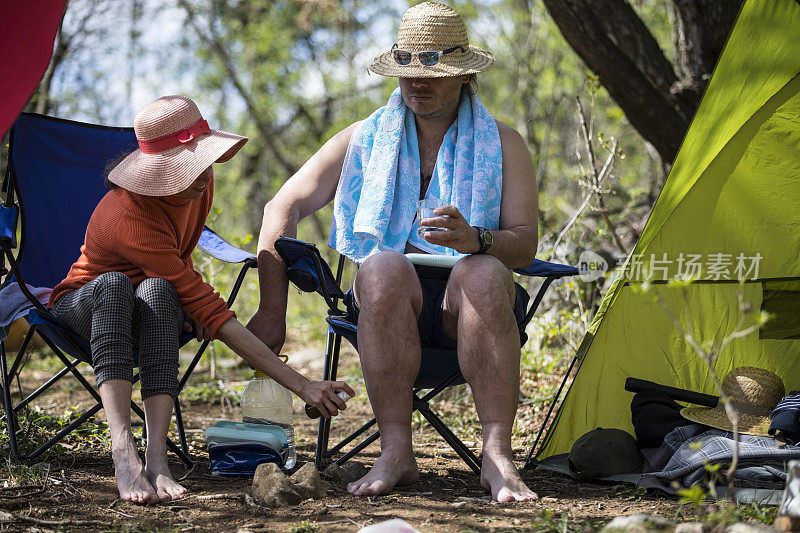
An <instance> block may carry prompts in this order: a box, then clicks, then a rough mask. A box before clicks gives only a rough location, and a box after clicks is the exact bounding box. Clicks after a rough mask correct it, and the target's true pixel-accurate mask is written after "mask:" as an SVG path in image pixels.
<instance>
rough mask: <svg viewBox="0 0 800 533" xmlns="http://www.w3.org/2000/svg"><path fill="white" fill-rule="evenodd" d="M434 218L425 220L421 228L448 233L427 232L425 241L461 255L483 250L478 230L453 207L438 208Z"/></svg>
mask: <svg viewBox="0 0 800 533" xmlns="http://www.w3.org/2000/svg"><path fill="white" fill-rule="evenodd" d="M433 214H434V215H436V216H435V217H433V218H423V219H422V220H420V221H419V224H420V226H426V227H436V228H443V229H446V230H447V231H426V232H425V240H426V241H428V242H429V243H431V244H438V245H440V246H446V247H448V248H452V249H454V250H455V251H456V252H458V253H460V254H474V253H475V252H477V251H478V250H480V249H481V245H480V242H479V241H478V230H476V229H475V228H473V227H472V226H470V225H469V222H467V221H466V219H464V217H463V216H462V215H461V212H460V211H459V210H458V208H456V207H455V206H453V205H444V206H441V207H437V208H436V209H435V210H434V211H433Z"/></svg>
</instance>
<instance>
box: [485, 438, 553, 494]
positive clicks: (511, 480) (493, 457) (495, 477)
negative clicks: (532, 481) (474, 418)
mask: <svg viewBox="0 0 800 533" xmlns="http://www.w3.org/2000/svg"><path fill="white" fill-rule="evenodd" d="M481 485H483V488H485V489H489V491H491V493H492V498H493V499H494V500H495V501H498V502H513V501H517V502H520V501H528V500H537V499H539V496H537V495H536V493H535V492H533V491H532V490H531V489H529V488H528V486H527V485H526V484H525V482H524V481H522V478H521V477H520V476H519V472H518V471H517V467H516V465H514V462H513V461H512V460H511V459H509V458H508V457H507V456H505V455H504V454H502V453H498V452H493V453H492V452H489V451H486V450H484V452H483V462H482V464H481Z"/></svg>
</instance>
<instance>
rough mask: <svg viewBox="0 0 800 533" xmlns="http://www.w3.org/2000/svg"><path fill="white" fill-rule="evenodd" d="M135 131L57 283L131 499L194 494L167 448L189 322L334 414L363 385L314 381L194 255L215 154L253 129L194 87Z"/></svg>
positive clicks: (228, 151)
mask: <svg viewBox="0 0 800 533" xmlns="http://www.w3.org/2000/svg"><path fill="white" fill-rule="evenodd" d="M134 131H135V133H136V137H137V140H138V142H139V149H138V150H136V151H134V152H132V153H131V154H129V155H128V156H127V157H125V158H124V159H123V160H122V161H121V162H120V163H119V164H118V165H116V166H115V167H114V168H113V169H112V170H111V172H110V173H109V175H108V178H107V182H108V183H109V186H110V187H111V189H112V190H111V191H110V192H108V193H107V194H106V195H105V196H104V197H103V199H102V200H101V201H100V203H99V204H98V205H97V207H96V208H95V211H94V213H93V214H92V217H91V219H90V220H89V224H88V226H87V228H86V238H85V242H84V245H83V246H82V247H81V256H80V257H79V258H78V260H77V261H76V262H75V263H74V264H73V265H72V268H70V271H69V274H68V275H67V277H66V279H64V281H62V282H61V283H60V284H59V285H58V286H56V287H55V289H53V293H52V295H51V297H50V306H51V307H52V310H53V314H55V315H56V316H57V317H58V318H59V319H61V320H62V321H64V322H65V323H66V324H67V325H69V326H70V327H72V328H73V329H74V330H75V331H76V332H77V333H79V334H80V335H82V336H83V337H84V338H86V339H88V340H89V341H90V344H91V348H92V365H93V367H94V370H95V375H96V381H97V385H98V389H99V391H100V396H101V398H102V401H103V408H104V409H105V412H106V419H107V420H108V426H109V432H110V433H111V447H112V457H113V460H114V468H115V476H116V480H117V487H118V489H119V494H120V497H121V498H123V499H125V500H131V501H134V502H139V503H147V502H158V501H164V500H172V499H177V498H180V497H182V496H183V494H184V493H185V492H186V489H185V488H184V487H182V486H181V485H180V484H178V483H177V482H176V481H175V480H174V479H173V477H172V474H171V473H170V471H169V468H168V466H167V454H166V451H167V450H166V435H167V430H168V428H169V422H170V418H171V417H172V406H173V400H174V398H175V397H176V395H177V393H178V336H179V333H180V330H181V327H183V328H184V329H185V330H186V331H191V330H192V327H194V329H195V330H196V332H197V337H198V339H201V338H206V339H207V338H211V337H213V338H215V339H220V340H222V341H223V342H224V343H225V344H227V345H228V346H230V347H231V348H232V349H233V350H234V351H235V352H236V353H237V354H239V355H240V356H241V357H242V358H243V359H244V360H245V361H247V363H249V364H250V366H251V367H253V368H255V369H258V370H261V371H262V372H264V373H266V374H268V375H269V376H271V377H272V378H273V379H275V380H276V381H278V382H279V383H281V384H282V385H284V386H285V387H287V388H288V389H289V390H291V391H293V392H294V393H295V394H297V395H298V396H299V397H300V398H302V399H303V400H304V401H305V402H306V403H308V404H311V405H314V406H315V407H317V408H318V409H319V410H320V412H321V413H322V414H323V416H326V417H327V416H335V415H336V414H338V410H339V409H345V407H346V406H345V403H344V401H342V399H341V398H339V396H337V395H336V392H337V391H339V390H344V391H346V392H347V393H348V394H350V395H351V396H352V395H354V392H353V390H352V389H351V388H350V387H349V386H348V385H347V384H346V383H344V382H341V381H323V382H312V381H309V380H308V379H306V378H304V377H303V376H301V375H300V374H298V373H297V372H295V371H294V370H293V369H292V368H290V367H289V366H287V365H286V364H285V363H283V362H282V361H281V360H280V359H279V358H278V357H277V356H276V355H275V354H274V353H273V352H272V351H271V350H270V349H269V348H268V347H267V346H266V345H264V344H263V343H262V342H261V341H259V340H258V339H257V338H256V337H255V336H254V335H253V334H252V333H250V331H248V330H247V329H246V328H245V327H244V326H243V325H242V324H241V323H240V322H239V321H238V320H237V319H236V315H235V314H234V312H233V311H231V310H230V309H228V306H227V305H226V303H225V301H224V300H223V299H222V298H221V297H220V295H219V293H216V292H214V289H213V287H211V286H210V285H208V284H207V283H205V282H203V280H202V277H201V276H200V274H199V273H198V272H197V271H196V270H195V269H194V266H193V265H192V259H191V253H192V250H193V249H194V247H195V246H196V245H197V241H198V240H199V238H200V234H201V232H202V231H203V226H204V224H205V220H206V217H207V216H208V213H209V211H210V209H211V203H212V199H213V191H214V180H213V171H212V169H211V164H212V163H214V162H220V163H221V162H225V161H228V160H229V159H230V158H232V157H233V156H234V155H235V154H236V152H238V151H239V149H240V148H241V147H242V146H243V145H244V143H245V142H247V138H246V137H242V136H239V135H234V134H231V133H226V132H222V131H217V130H212V129H210V128H209V127H208V124H207V123H206V121H205V120H203V117H202V115H201V114H200V111H199V109H198V108H197V105H196V104H195V103H194V102H193V101H192V100H191V99H189V98H186V97H184V96H165V97H162V98H159V99H157V100H156V101H154V102H153V103H151V104H149V105H148V106H147V107H145V108H144V109H142V110H141V111H140V112H139V113H138V114H137V115H136V118H135V120H134ZM134 349H138V350H139V370H140V375H141V388H142V399H143V401H144V410H145V425H146V428H147V450H146V452H145V464H144V465H142V462H141V460H140V459H139V455H138V452H137V450H136V445H135V443H134V440H133V435H132V433H131V416H130V400H131V390H132V380H133V367H134V359H133V350H134Z"/></svg>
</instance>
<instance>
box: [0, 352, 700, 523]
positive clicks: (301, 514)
mask: <svg viewBox="0 0 800 533" xmlns="http://www.w3.org/2000/svg"><path fill="white" fill-rule="evenodd" d="M306 371H307V372H308V375H313V373H316V369H314V368H306ZM83 394H85V393H83V392H80V391H75V390H67V389H63V390H61V391H60V392H59V393H58V395H57V396H56V399H55V400H53V399H52V398H51V399H50V400H49V401H50V402H51V403H48V404H46V405H44V407H46V408H47V410H48V412H54V413H58V412H62V411H63V410H64V409H65V408H66V407H67V406H68V405H74V404H76V403H80V402H81V401H82V398H83V396H82V395H83ZM296 410H297V406H296ZM369 414H370V410H369V407H368V406H366V405H363V404H362V405H352V403H351V409H348V410H347V411H346V412H345V413H343V414H342V415H341V416H340V417H339V420H337V424H335V425H334V430H333V434H334V437H335V436H336V435H344V434H345V433H344V431H345V430H348V429H352V428H355V427H357V425H359V424H360V423H361V421H363V420H364V419H365V418H366V417H367V416H368V415H369ZM236 416H237V413H236V410H235V409H234V410H231V409H229V408H228V407H226V406H225V405H224V403H222V404H220V403H213V404H208V403H204V402H192V403H190V404H188V405H186V407H185V411H184V420H185V421H186V425H187V428H188V431H189V439H190V441H191V453H192V455H193V456H194V457H195V458H196V459H197V465H196V467H195V468H194V469H192V470H191V471H189V472H186V471H185V469H184V467H183V465H182V463H181V462H180V461H179V460H178V459H177V458H174V457H172V459H171V461H172V463H171V468H172V472H173V474H174V475H175V476H176V477H178V478H181V477H183V478H184V479H183V480H182V483H183V484H184V485H185V486H186V487H187V488H188V489H189V496H188V497H187V498H185V499H183V500H181V501H176V502H171V503H162V504H157V505H148V506H140V505H135V504H132V503H130V502H124V501H121V500H119V498H118V497H117V494H118V493H117V490H116V487H115V482H114V476H113V465H112V462H111V457H110V450H109V449H108V448H107V447H104V446H103V445H97V446H91V447H89V448H88V449H87V448H85V447H83V448H80V449H78V450H77V451H74V450H73V451H70V450H69V449H67V450H66V452H62V453H59V454H49V455H47V456H46V457H44V458H43V459H42V464H40V465H39V466H38V467H37V468H39V469H47V472H49V473H48V474H47V475H46V476H45V477H46V484H45V485H44V486H42V485H39V484H36V485H31V486H28V487H21V488H13V489H12V488H10V487H9V485H13V484H14V483H13V482H12V483H9V481H8V480H9V479H11V478H12V475H11V474H12V470H13V463H12V462H10V460H8V459H6V461H5V462H4V465H3V466H4V472H3V474H2V476H0V483H2V482H3V481H5V482H6V483H5V484H6V487H5V488H0V531H47V530H67V531H218V532H227V531H246V530H249V531H278V532H294V533H300V532H311V531H320V532H334V531H348V532H349V531H357V530H358V529H359V528H361V527H363V526H365V525H369V524H373V523H377V522H381V521H384V520H389V519H392V518H402V519H404V520H406V521H407V522H409V523H410V524H411V525H413V526H414V527H416V528H417V529H419V530H421V531H425V532H439V531H442V532H461V531H561V532H563V533H566V532H567V531H592V530H594V529H596V528H598V527H601V526H602V525H603V524H605V523H607V522H608V521H609V520H611V519H612V518H613V517H615V516H619V515H626V514H632V513H648V514H656V515H660V516H662V517H664V518H667V519H669V520H675V521H677V520H681V519H690V516H689V515H690V514H691V513H690V512H689V511H688V510H686V509H685V508H682V507H681V506H680V504H679V503H678V502H677V501H676V500H671V499H667V498H664V497H660V496H654V495H645V494H641V493H640V492H636V491H634V490H633V489H632V488H631V487H630V486H623V485H599V484H589V483H577V482H575V481H573V480H571V479H569V478H567V477H565V476H562V475H559V474H555V473H552V472H548V471H543V470H533V471H527V472H524V473H523V478H524V479H525V481H526V482H527V483H528V485H529V486H530V487H531V488H532V489H533V490H535V491H536V492H537V493H538V494H539V496H540V500H538V501H535V502H526V503H517V504H497V503H493V502H492V501H491V499H490V497H489V495H488V493H487V492H486V491H485V490H484V489H483V488H482V487H481V486H480V482H479V479H478V477H477V476H475V475H474V474H473V473H472V471H470V470H469V469H468V468H467V466H466V465H465V464H464V463H462V462H461V460H460V459H459V458H458V456H456V455H455V453H453V452H452V450H450V448H449V447H448V446H447V445H446V444H445V442H444V441H443V440H441V439H440V438H439V437H438V435H436V433H435V432H434V431H433V429H432V428H430V426H427V425H425V427H424V428H423V429H422V431H415V434H414V442H415V449H416V452H417V460H418V462H419V466H420V481H419V482H418V483H416V484H414V485H413V486H410V487H405V488H401V489H398V490H395V491H394V492H392V493H391V494H389V495H386V496H382V497H377V498H361V497H355V496H351V495H350V494H348V493H347V491H346V489H345V486H344V485H335V484H334V485H332V487H331V489H330V490H329V491H328V495H327V497H326V498H324V499H322V500H316V501H313V500H307V501H305V502H303V503H301V504H300V505H297V506H294V507H286V508H275V509H266V508H262V507H257V506H254V505H253V504H252V500H250V503H248V498H246V497H245V494H246V493H247V492H248V491H249V488H250V484H251V480H250V479H242V478H223V477H213V476H211V475H210V473H209V463H208V456H207V454H206V453H205V443H204V441H203V432H204V430H205V429H206V428H207V427H209V426H210V425H212V424H213V423H214V422H215V421H217V420H220V419H231V420H232V419H236ZM463 416H465V417H468V416H472V415H469V413H466V412H465V413H464V414H463ZM519 417H520V418H525V419H530V420H532V421H533V420H534V419H538V418H540V414H539V413H532V411H531V410H530V406H528V407H522V408H521V410H520V414H519ZM98 418H100V419H102V415H98ZM296 420H297V424H296V433H297V444H298V446H297V450H298V467H299V466H300V465H302V464H303V463H305V462H310V461H313V453H314V444H315V440H316V423H315V422H314V421H311V420H308V419H307V418H305V417H300V416H296ZM526 425H527V422H526ZM532 427H538V425H533V426H532ZM533 438H534V435H529V436H527V435H522V437H520V438H516V439H515V442H514V445H515V448H514V451H515V454H516V456H517V460H518V462H520V463H521V462H522V461H523V459H524V456H525V453H526V451H527V447H529V446H530V444H531V442H532V440H533ZM476 440H479V439H476ZM469 445H476V446H475V448H474V450H475V451H476V453H477V452H479V449H478V445H477V442H475V441H469ZM378 451H379V448H378V446H377V444H373V445H371V446H370V447H369V448H367V450H366V451H365V453H364V454H363V455H362V456H360V457H359V458H358V459H357V460H358V461H360V462H361V463H363V464H364V465H366V466H369V465H371V464H372V462H373V461H374V459H375V458H376V456H377V453H378Z"/></svg>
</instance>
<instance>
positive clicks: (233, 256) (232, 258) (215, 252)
mask: <svg viewBox="0 0 800 533" xmlns="http://www.w3.org/2000/svg"><path fill="white" fill-rule="evenodd" d="M197 246H199V247H200V249H201V250H203V251H204V252H205V253H207V254H208V255H210V256H211V257H213V258H215V259H219V260H220V261H225V262H226V263H245V262H248V261H253V262H255V261H256V256H255V254H252V253H250V252H246V251H244V250H242V249H241V248H237V247H236V246H234V245H232V244H231V243H229V242H228V241H226V240H225V239H223V238H222V237H220V236H219V235H217V234H216V233H214V231H213V230H211V229H210V228H209V227H208V226H206V227H204V228H203V233H202V234H201V235H200V240H199V241H198V242H197Z"/></svg>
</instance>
